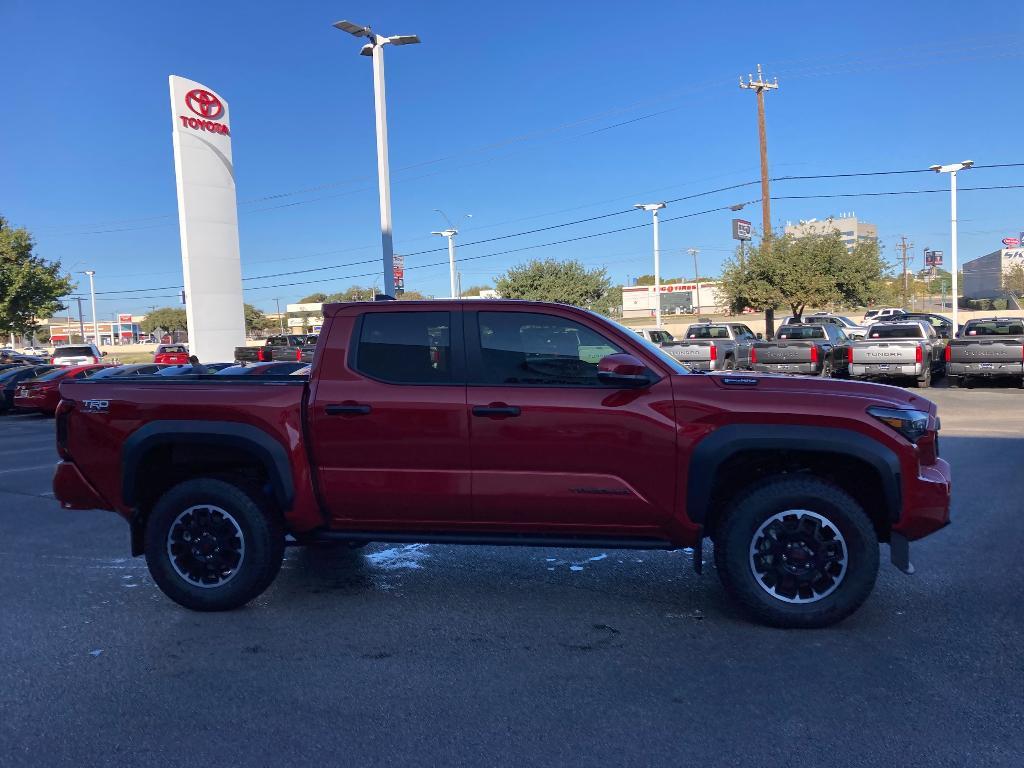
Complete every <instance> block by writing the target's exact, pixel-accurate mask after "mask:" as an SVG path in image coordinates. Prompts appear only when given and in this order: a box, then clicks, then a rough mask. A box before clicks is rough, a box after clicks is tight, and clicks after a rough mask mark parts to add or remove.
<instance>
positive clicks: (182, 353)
mask: <svg viewBox="0 0 1024 768" xmlns="http://www.w3.org/2000/svg"><path fill="white" fill-rule="evenodd" d="M153 362H154V363H163V364H165V365H184V364H186V363H188V347H186V346H185V345H184V344H161V345H160V346H158V347H157V348H156V354H155V355H153Z"/></svg>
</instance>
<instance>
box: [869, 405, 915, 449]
mask: <svg viewBox="0 0 1024 768" xmlns="http://www.w3.org/2000/svg"><path fill="white" fill-rule="evenodd" d="M868 413H870V414H871V415H872V416H874V417H875V418H876V419H878V420H879V421H881V422H882V423H884V424H887V425H888V426H890V427H892V428H893V429H895V430H896V431H897V432H899V433H900V434H901V435H903V436H904V437H905V438H907V440H909V441H910V442H912V443H916V442H917V441H918V439H919V438H920V437H922V436H923V435H924V434H925V433H926V432H927V431H928V413H927V412H926V411H915V410H912V409H909V408H907V409H904V408H882V407H881V406H876V405H873V406H871V407H870V408H868Z"/></svg>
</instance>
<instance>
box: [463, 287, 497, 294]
mask: <svg viewBox="0 0 1024 768" xmlns="http://www.w3.org/2000/svg"><path fill="white" fill-rule="evenodd" d="M493 290H494V288H493V287H492V286H490V285H471V286H469V288H467V289H466V290H464V291H463V292H462V295H463V296H479V295H480V293H481V292H483V291H493Z"/></svg>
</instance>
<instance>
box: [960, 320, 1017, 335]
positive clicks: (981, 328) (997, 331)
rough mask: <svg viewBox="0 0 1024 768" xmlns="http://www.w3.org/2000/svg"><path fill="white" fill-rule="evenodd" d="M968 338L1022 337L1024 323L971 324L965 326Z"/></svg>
mask: <svg viewBox="0 0 1024 768" xmlns="http://www.w3.org/2000/svg"><path fill="white" fill-rule="evenodd" d="M967 335H968V336H1024V323H1018V322H1013V321H1009V322H999V321H994V322H988V323H971V324H970V325H968V326H967Z"/></svg>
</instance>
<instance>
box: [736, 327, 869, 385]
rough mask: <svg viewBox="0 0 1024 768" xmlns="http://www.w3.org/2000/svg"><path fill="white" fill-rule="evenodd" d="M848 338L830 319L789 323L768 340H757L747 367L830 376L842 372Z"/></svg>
mask: <svg viewBox="0 0 1024 768" xmlns="http://www.w3.org/2000/svg"><path fill="white" fill-rule="evenodd" d="M848 344H849V339H847V337H846V334H845V333H843V330H842V329H841V328H839V327H838V326H836V325H832V324H831V323H810V322H805V323H791V324H789V325H783V326H780V327H779V330H778V331H776V333H775V338H774V339H773V340H772V341H758V342H757V343H755V344H754V346H753V349H752V350H751V354H750V369H751V370H754V371H762V372H766V373H802V374H804V375H810V376H823V377H825V378H832V377H833V376H842V375H844V374H845V373H846V359H847V354H846V350H847V345H848Z"/></svg>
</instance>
